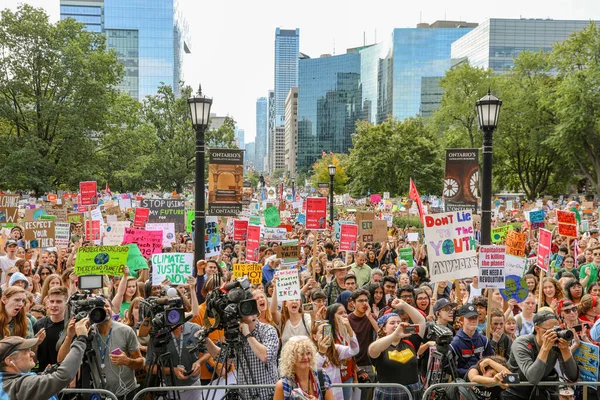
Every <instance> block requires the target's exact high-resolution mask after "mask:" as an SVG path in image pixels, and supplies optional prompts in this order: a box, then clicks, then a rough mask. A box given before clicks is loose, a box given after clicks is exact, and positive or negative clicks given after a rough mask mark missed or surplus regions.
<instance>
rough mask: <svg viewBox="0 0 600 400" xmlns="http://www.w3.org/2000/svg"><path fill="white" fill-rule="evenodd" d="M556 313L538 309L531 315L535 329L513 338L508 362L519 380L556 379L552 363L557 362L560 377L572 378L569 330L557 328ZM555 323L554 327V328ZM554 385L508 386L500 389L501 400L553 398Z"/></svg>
mask: <svg viewBox="0 0 600 400" xmlns="http://www.w3.org/2000/svg"><path fill="white" fill-rule="evenodd" d="M559 324H560V322H559V319H558V317H557V316H556V315H555V314H554V313H553V312H552V311H549V310H542V311H540V312H538V313H537V314H536V315H535V316H534V317H533V325H534V330H535V333H532V334H530V335H523V336H519V337H518V338H516V339H515V341H514V342H513V345H512V347H511V354H510V358H509V360H508V366H509V368H510V369H511V370H512V372H514V373H518V374H519V379H520V380H521V382H530V383H533V384H537V383H538V382H541V381H557V380H558V378H559V376H558V375H557V373H556V371H555V369H554V367H555V366H556V365H557V361H558V365H559V366H560V370H561V373H562V378H563V379H564V380H566V381H568V382H576V381H577V379H578V378H579V368H578V367H577V364H576V363H575V360H574V359H573V355H572V354H571V347H570V345H571V340H572V339H573V332H572V331H570V330H561V329H560V328H559V327H558V325H559ZM555 327H556V328H555ZM556 389H557V388H556V387H554V386H544V387H537V386H536V387H533V388H532V387H531V386H509V387H508V389H507V390H506V391H505V392H504V393H503V397H502V398H503V399H504V400H528V399H531V400H538V399H540V400H542V399H543V400H546V399H547V398H550V399H557V398H558V391H557V390H556Z"/></svg>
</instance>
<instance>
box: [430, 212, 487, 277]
mask: <svg viewBox="0 0 600 400" xmlns="http://www.w3.org/2000/svg"><path fill="white" fill-rule="evenodd" d="M471 216H472V214H471V211H454V212H449V213H442V214H430V215H426V216H425V217H424V220H425V239H426V243H427V255H428V257H429V273H430V275H431V281H432V282H439V281H443V280H446V281H447V280H451V279H460V278H467V277H472V276H475V275H477V274H478V273H479V265H478V262H477V253H476V251H475V248H476V246H477V240H476V239H475V233H474V230H473V221H472V220H471Z"/></svg>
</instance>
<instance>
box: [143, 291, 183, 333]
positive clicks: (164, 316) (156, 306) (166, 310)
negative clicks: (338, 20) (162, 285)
mask: <svg viewBox="0 0 600 400" xmlns="http://www.w3.org/2000/svg"><path fill="white" fill-rule="evenodd" d="M146 318H148V319H149V320H150V322H151V324H152V327H151V328H150V337H151V338H160V337H163V336H166V335H167V334H168V333H170V332H171V331H172V330H173V329H175V328H176V327H178V326H180V325H183V324H184V323H185V322H186V319H185V309H184V308H183V300H182V299H181V297H179V296H178V295H177V289H175V288H170V289H169V290H168V291H167V297H155V296H153V297H149V298H147V299H145V300H142V301H141V302H140V321H143V320H145V319H146Z"/></svg>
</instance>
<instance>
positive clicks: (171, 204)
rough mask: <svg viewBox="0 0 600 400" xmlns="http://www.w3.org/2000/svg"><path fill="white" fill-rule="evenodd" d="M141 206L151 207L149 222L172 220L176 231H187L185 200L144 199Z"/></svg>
mask: <svg viewBox="0 0 600 400" xmlns="http://www.w3.org/2000/svg"><path fill="white" fill-rule="evenodd" d="M140 206H141V207H144V208H149V209H150V215H149V216H148V222H158V223H167V222H172V223H174V224H175V231H176V232H184V231H185V218H186V215H185V200H165V199H142V201H141V202H140Z"/></svg>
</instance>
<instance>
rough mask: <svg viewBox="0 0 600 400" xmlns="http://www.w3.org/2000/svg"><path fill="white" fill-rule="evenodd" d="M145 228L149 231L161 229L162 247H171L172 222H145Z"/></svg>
mask: <svg viewBox="0 0 600 400" xmlns="http://www.w3.org/2000/svg"><path fill="white" fill-rule="evenodd" d="M146 230H149V231H162V233H163V242H162V246H163V247H165V248H166V247H172V246H173V242H175V241H176V239H175V224H174V223H172V222H166V223H156V222H148V223H147V224H146Z"/></svg>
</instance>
